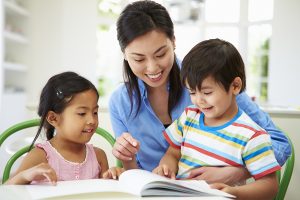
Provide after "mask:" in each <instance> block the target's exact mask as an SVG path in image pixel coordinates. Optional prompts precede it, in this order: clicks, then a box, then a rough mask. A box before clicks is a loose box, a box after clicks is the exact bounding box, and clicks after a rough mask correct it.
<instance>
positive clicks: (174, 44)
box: [172, 36, 176, 50]
mask: <svg viewBox="0 0 300 200" xmlns="http://www.w3.org/2000/svg"><path fill="white" fill-rule="evenodd" d="M172 44H173V49H174V50H175V49H176V38H175V36H173V39H172Z"/></svg>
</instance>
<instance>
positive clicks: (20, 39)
mask: <svg viewBox="0 0 300 200" xmlns="http://www.w3.org/2000/svg"><path fill="white" fill-rule="evenodd" d="M3 35H4V38H5V39H7V40H10V41H12V42H16V43H20V44H27V43H28V39H27V38H26V37H25V36H23V35H21V34H19V33H14V32H9V31H6V30H4V32H3Z"/></svg>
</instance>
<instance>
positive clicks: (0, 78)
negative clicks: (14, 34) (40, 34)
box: [0, 0, 4, 110]
mask: <svg viewBox="0 0 300 200" xmlns="http://www.w3.org/2000/svg"><path fill="white" fill-rule="evenodd" d="M2 13H4V8H3V0H0V30H1V31H0V38H3V31H2V30H3V27H4V24H3V23H4V22H3V21H4V19H3V18H4V16H3V14H2ZM3 42H4V40H3V39H0V63H3V59H4V58H3V57H4V55H3V48H4V44H3ZM3 76H4V72H3V69H2V66H0V110H2V108H1V106H2V94H3V90H4V89H3V87H4V78H3Z"/></svg>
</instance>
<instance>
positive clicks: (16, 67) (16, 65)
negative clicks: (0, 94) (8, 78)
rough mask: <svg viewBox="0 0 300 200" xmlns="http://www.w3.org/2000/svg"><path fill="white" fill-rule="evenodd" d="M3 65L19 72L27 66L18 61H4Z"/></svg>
mask: <svg viewBox="0 0 300 200" xmlns="http://www.w3.org/2000/svg"><path fill="white" fill-rule="evenodd" d="M3 67H4V69H6V70H11V71H19V72H25V71H27V67H26V66H25V65H23V64H19V63H12V62H4V63H3Z"/></svg>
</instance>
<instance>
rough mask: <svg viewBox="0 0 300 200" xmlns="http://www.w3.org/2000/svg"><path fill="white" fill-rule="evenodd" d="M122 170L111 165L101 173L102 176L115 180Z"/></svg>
mask: <svg viewBox="0 0 300 200" xmlns="http://www.w3.org/2000/svg"><path fill="white" fill-rule="evenodd" d="M124 171H125V170H124V168H120V167H112V168H110V169H108V170H107V171H106V172H104V173H103V178H104V179H115V180H117V179H119V177H120V175H121V174H122V173H123V172H124Z"/></svg>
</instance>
